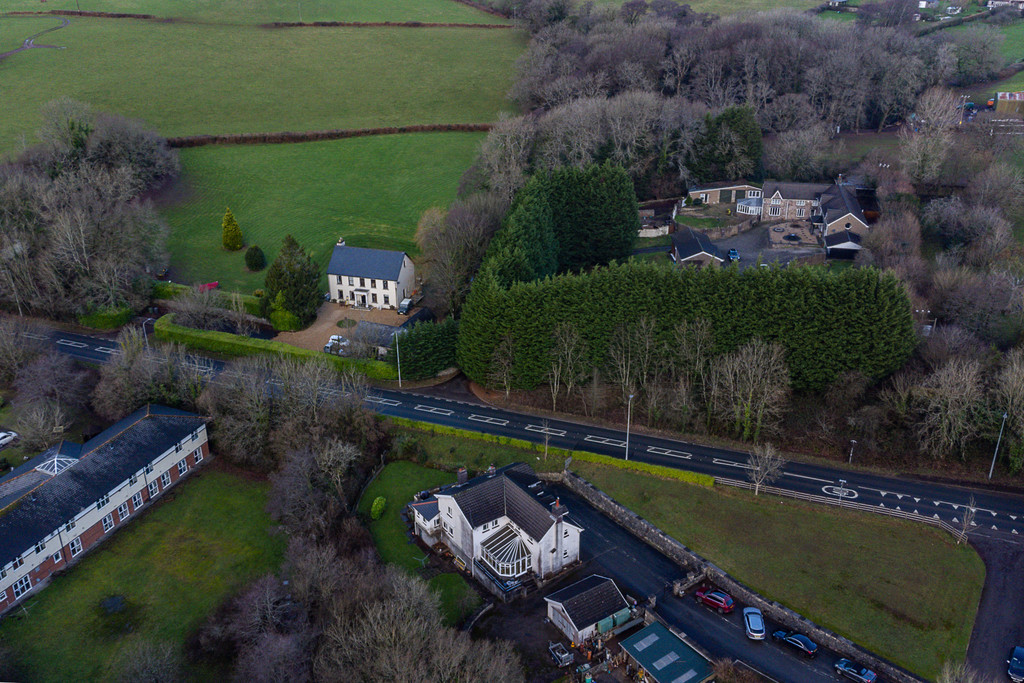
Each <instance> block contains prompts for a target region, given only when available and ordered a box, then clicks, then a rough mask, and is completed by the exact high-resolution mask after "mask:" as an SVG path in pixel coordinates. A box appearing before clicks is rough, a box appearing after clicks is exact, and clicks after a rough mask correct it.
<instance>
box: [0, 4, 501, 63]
mask: <svg viewBox="0 0 1024 683" xmlns="http://www.w3.org/2000/svg"><path fill="white" fill-rule="evenodd" d="M463 4H469V3H463ZM470 6H471V7H473V8H474V9H478V10H479V9H480V8H479V7H476V6H475V5H473V4H470ZM481 11H483V10H481ZM3 16H8V17H40V16H57V17H89V18H90V19H135V20H137V21H155V22H159V23H161V24H204V25H207V26H254V27H255V28H265V29H275V28H485V29H514V28H517V26H516V25H515V24H471V23H467V22H447V21H294V22H292V21H273V22H269V23H264V24H230V23H224V22H219V21H201V20H198V19H186V18H183V17H158V16H156V15H155V14H131V13H128V12H87V11H84V10H83V11H79V10H71V9H51V10H47V11H45V12H30V11H16V12H6V13H5V14H4V15H3ZM497 16H502V15H500V14H498V15H497ZM67 25H68V21H67V20H66V19H65V20H64V23H63V24H62V25H61V26H56V27H54V28H52V29H48V30H49V31H55V30H57V29H58V28H63V27H64V26H67ZM46 32H47V31H43V32H42V33H46ZM42 33H39V34H36V35H42ZM34 37H35V36H33V38H34ZM29 40H31V39H29ZM26 42H27V41H26ZM30 47H56V46H54V45H35V46H30ZM23 49H26V48H24V47H22V48H19V49H18V50H14V52H18V51H19V50H23ZM7 54H13V53H7ZM7 54H2V55H0V59H3V58H4V57H5V56H7Z"/></svg>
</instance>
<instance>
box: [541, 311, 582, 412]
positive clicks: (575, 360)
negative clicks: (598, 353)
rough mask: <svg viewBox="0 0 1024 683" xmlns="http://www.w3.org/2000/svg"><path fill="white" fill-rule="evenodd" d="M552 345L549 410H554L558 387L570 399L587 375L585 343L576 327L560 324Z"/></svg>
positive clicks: (565, 323)
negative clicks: (562, 389)
mask: <svg viewBox="0 0 1024 683" xmlns="http://www.w3.org/2000/svg"><path fill="white" fill-rule="evenodd" d="M553 336H554V345H553V346H552V347H551V371H550V374H549V375H548V380H549V383H550V386H551V408H552V410H554V409H556V408H555V406H556V400H557V398H558V392H559V386H560V385H564V386H565V395H566V396H567V397H572V392H573V389H574V388H576V387H577V386H579V385H580V384H581V383H582V382H583V381H584V378H585V377H586V375H587V367H586V366H587V360H586V343H585V342H584V341H583V338H582V337H580V333H579V331H578V330H577V329H576V326H575V325H573V324H572V323H570V322H566V321H563V322H560V323H559V324H558V325H557V326H556V327H555V331H554V334H553Z"/></svg>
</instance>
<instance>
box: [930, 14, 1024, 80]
mask: <svg viewBox="0 0 1024 683" xmlns="http://www.w3.org/2000/svg"><path fill="white" fill-rule="evenodd" d="M972 27H988V28H992V29H993V30H995V31H998V32H999V33H1000V34H1002V36H1003V43H1002V45H1000V47H999V51H1000V52H1002V53H1003V56H1004V57H1006V61H1007V62H1019V61H1021V60H1022V59H1024V21H1016V22H1014V23H1012V24H1009V25H1007V26H993V25H992V24H986V23H983V22H982V21H980V20H979V21H973V22H970V23H967V24H960V25H959V26H953V27H952V28H948V29H945V30H946V31H966V30H968V29H969V28H972ZM1019 75H1020V74H1018V76H1019ZM1000 89H1003V88H1000Z"/></svg>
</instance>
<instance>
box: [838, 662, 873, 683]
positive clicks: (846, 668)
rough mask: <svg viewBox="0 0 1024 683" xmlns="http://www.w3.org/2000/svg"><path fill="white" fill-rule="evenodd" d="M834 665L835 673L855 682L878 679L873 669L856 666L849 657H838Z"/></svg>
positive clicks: (861, 682)
mask: <svg viewBox="0 0 1024 683" xmlns="http://www.w3.org/2000/svg"><path fill="white" fill-rule="evenodd" d="M835 667H836V673H837V674H839V675H840V676H843V677H845V678H849V679H850V680H851V681H857V683H875V681H877V680H878V674H876V673H875V672H874V671H872V670H871V669H865V668H864V667H862V666H858V665H856V664H854V663H853V662H851V661H850V660H849V659H840V660H839V661H838V662H836V663H835Z"/></svg>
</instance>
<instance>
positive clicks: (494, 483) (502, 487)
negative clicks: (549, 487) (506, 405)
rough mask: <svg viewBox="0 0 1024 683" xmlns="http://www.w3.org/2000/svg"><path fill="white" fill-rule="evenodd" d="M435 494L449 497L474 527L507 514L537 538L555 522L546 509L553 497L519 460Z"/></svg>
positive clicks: (528, 467) (521, 527) (541, 536)
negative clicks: (489, 473) (490, 473)
mask: <svg viewBox="0 0 1024 683" xmlns="http://www.w3.org/2000/svg"><path fill="white" fill-rule="evenodd" d="M438 495H450V496H452V498H454V500H455V502H456V503H458V506H459V509H460V510H462V514H464V515H465V516H466V519H467V520H469V524H470V526H472V527H473V528H474V529H475V528H477V527H479V526H481V525H483V524H485V523H487V522H493V521H494V520H496V519H498V518H500V517H502V516H507V517H508V518H509V519H510V520H512V521H513V522H514V523H515V524H516V525H517V526H518V527H519V528H520V529H522V530H523V531H524V532H526V533H527V534H529V536H530V537H531V538H533V539H534V540H540V539H541V538H543V537H544V534H546V533H547V531H548V529H550V528H551V526H552V525H553V524H554V523H555V519H554V517H553V516H552V514H551V512H550V510H549V505H550V504H551V503H553V502H554V497H553V496H551V495H550V494H549V493H548V492H547V491H546V490H545V489H544V484H543V482H542V481H541V480H540V479H538V478H537V475H536V474H534V472H533V470H532V469H530V466H529V465H526V464H524V463H521V462H519V463H513V464H511V465H506V466H504V467H501V468H499V469H498V470H496V471H495V473H494V474H492V475H482V476H479V477H475V478H473V479H470V480H469V481H467V482H466V483H465V484H461V485H459V484H454V485H452V486H448V487H446V488H444V489H441V491H439V492H438Z"/></svg>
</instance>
